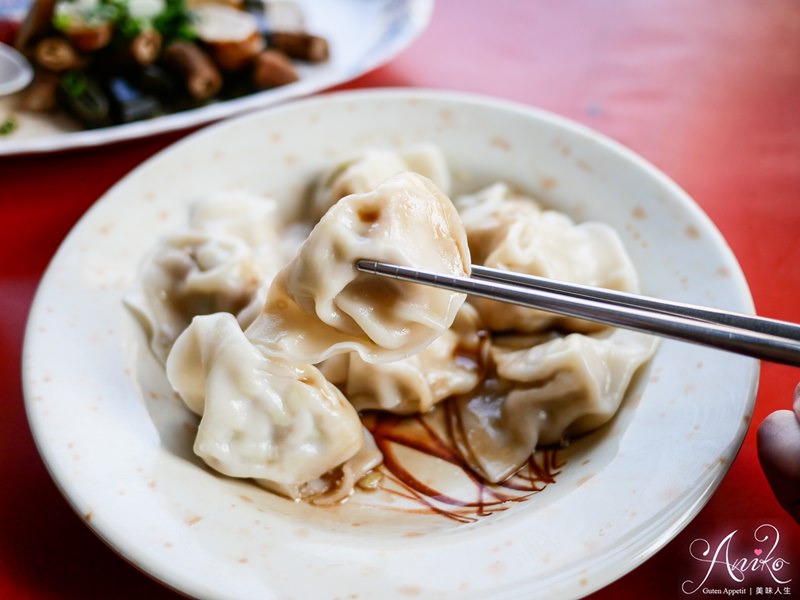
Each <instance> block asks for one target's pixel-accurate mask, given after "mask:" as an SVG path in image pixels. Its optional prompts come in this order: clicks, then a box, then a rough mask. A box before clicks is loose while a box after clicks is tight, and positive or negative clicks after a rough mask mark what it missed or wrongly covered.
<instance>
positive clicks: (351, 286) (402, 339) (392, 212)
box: [247, 172, 470, 363]
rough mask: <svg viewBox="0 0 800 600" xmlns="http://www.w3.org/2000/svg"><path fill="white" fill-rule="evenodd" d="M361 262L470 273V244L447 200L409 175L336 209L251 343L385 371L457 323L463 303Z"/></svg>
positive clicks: (283, 275) (287, 271) (282, 284)
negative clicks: (355, 359) (347, 358)
mask: <svg viewBox="0 0 800 600" xmlns="http://www.w3.org/2000/svg"><path fill="white" fill-rule="evenodd" d="M359 258H369V259H374V260H379V261H386V262H390V263H395V264H399V265H404V266H410V267H416V268H422V269H428V270H431V271H436V272H438V273H443V274H447V275H458V276H465V275H468V274H469V269H470V258H469V250H468V247H467V240H466V235H465V233H464V228H463V226H462V225H461V221H460V219H459V218H458V214H457V213H456V210H455V208H454V207H453V204H452V203H451V202H450V200H449V199H448V198H447V197H446V196H445V195H444V194H443V193H442V192H441V191H440V190H439V189H438V188H437V187H436V186H435V185H434V184H433V183H432V182H431V181H430V180H429V179H427V178H425V177H423V176H421V175H417V174H415V173H410V172H405V173H401V174H399V175H395V176H394V177H391V178H389V179H387V180H386V181H384V182H383V183H382V184H381V185H380V186H379V187H378V188H377V189H375V190H374V191H372V192H368V193H365V194H354V195H351V196H348V197H346V198H343V199H342V200H340V201H339V202H337V203H336V204H335V205H334V206H333V207H332V208H331V209H330V210H329V211H328V212H327V213H326V215H325V216H324V217H323V218H322V220H321V221H320V222H319V223H318V224H317V225H316V227H315V228H314V229H313V230H312V232H311V234H310V235H309V237H308V238H307V239H306V241H305V242H304V243H303V245H302V246H301V248H300V251H299V253H298V254H297V256H296V257H295V258H294V259H293V260H292V261H291V262H290V263H289V264H288V265H287V266H286V267H285V268H284V269H282V270H281V271H280V273H278V275H277V276H276V277H275V280H274V281H273V283H272V286H271V287H270V289H269V292H268V294H267V299H266V303H265V305H264V310H263V312H262V313H261V314H260V315H259V316H258V318H257V319H256V320H255V322H254V323H253V324H252V325H251V326H250V327H249V328H248V329H247V336H248V337H249V338H250V339H251V340H253V342H255V343H258V344H260V345H261V346H263V347H265V348H270V351H274V352H282V353H285V354H286V355H288V356H289V357H291V358H293V359H296V360H301V361H303V362H308V363H318V362H321V361H322V360H325V359H327V358H329V357H331V356H333V355H335V354H339V353H343V352H351V351H355V352H358V353H359V355H360V356H361V358H363V359H364V360H365V361H367V362H388V361H391V360H397V359H400V358H405V357H407V356H410V355H412V354H415V353H416V352H419V351H420V350H422V349H423V348H424V347H425V346H427V345H428V344H430V343H431V342H432V341H433V340H434V339H436V338H437V337H439V336H440V335H441V334H442V333H444V332H445V331H446V330H447V329H448V328H449V327H450V325H452V323H453V320H454V319H455V316H456V313H457V312H458V309H459V307H460V306H461V304H462V303H463V302H464V295H463V294H457V293H453V292H449V291H447V290H440V289H434V288H431V287H428V286H422V285H418V284H413V283H406V282H401V281H396V280H390V279H385V278H380V277H377V276H374V275H369V274H364V273H360V272H359V271H357V270H356V268H355V266H354V263H355V261H356V260H357V259H359Z"/></svg>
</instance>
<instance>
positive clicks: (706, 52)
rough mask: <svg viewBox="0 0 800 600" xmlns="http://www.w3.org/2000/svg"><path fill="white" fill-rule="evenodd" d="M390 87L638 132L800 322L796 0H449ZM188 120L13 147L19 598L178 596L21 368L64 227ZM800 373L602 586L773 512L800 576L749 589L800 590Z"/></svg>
mask: <svg viewBox="0 0 800 600" xmlns="http://www.w3.org/2000/svg"><path fill="white" fill-rule="evenodd" d="M376 86H420V87H433V88H447V89H453V90H465V91H472V92H479V93H483V94H490V95H494V96H498V97H502V98H507V99H511V100H516V101H520V102H524V103H527V104H530V105H532V106H537V107H541V108H545V109H548V110H551V111H554V112H557V113H560V114H562V115H565V116H567V117H570V118H572V119H575V120H577V121H580V122H582V123H585V124H586V125H588V126H590V127H593V128H595V129H598V130H600V131H601V132H603V133H605V134H607V135H609V136H611V137H613V138H615V139H617V140H618V141H620V142H622V143H623V144H626V145H627V146H629V147H630V148H632V149H633V150H635V151H636V152H638V153H640V154H641V155H643V156H644V157H645V158H647V159H649V160H650V161H652V162H653V163H655V164H656V165H657V166H658V167H660V168H661V169H663V170H664V171H665V172H666V173H667V174H668V175H670V176H671V177H672V178H673V179H674V180H675V181H677V182H678V183H679V184H680V185H681V186H683V187H684V188H685V189H686V190H687V191H688V192H689V194H690V195H691V196H692V197H694V199H695V200H696V201H697V202H698V203H699V204H700V206H702V208H703V209H704V210H705V211H706V212H707V213H708V214H709V215H710V217H711V219H712V220H713V221H714V222H715V223H716V224H717V226H718V227H719V229H720V230H721V231H722V233H723V235H724V236H725V238H726V239H727V240H728V242H729V243H730V245H731V247H732V248H733V251H734V252H735V253H736V255H737V256H738V258H739V261H740V262H741V265H742V267H743V269H744V272H745V275H746V276H747V279H748V281H749V284H750V286H751V289H752V292H753V296H754V297H755V302H756V306H757V307H758V310H759V312H760V313H761V314H763V315H767V316H772V317H776V318H781V319H786V320H793V321H798V322H800V302H799V301H798V299H800V256H798V244H797V242H796V240H797V239H798V232H800V3H798V2H797V1H796V0H764V1H762V2H754V1H753V0H728V1H726V2H722V1H712V0H651V1H648V2H642V1H639V0H616V1H608V2H599V1H596V0H561V1H559V2H545V1H526V0H516V1H515V0H497V1H493V2H486V1H483V2H481V1H480V0H469V1H467V0H439V2H438V3H437V5H436V9H435V13H434V17H433V21H432V23H431V26H430V28H429V29H428V30H427V31H426V32H425V33H424V34H423V35H422V37H421V38H420V39H419V40H418V41H417V42H416V43H415V44H414V45H413V46H412V47H411V48H409V49H408V50H406V51H405V52H404V53H402V54H401V55H400V56H399V57H398V58H396V59H395V60H394V61H393V62H391V63H390V64H389V65H388V66H385V67H383V68H381V69H379V70H377V71H375V72H373V73H371V74H369V75H366V76H363V77H361V78H360V79H358V80H357V81H355V82H352V83H350V84H348V85H347V86H343V87H347V88H366V87H376ZM182 135H184V134H173V135H167V136H162V137H159V138H156V139H150V140H144V141H136V142H130V143H125V144H120V145H116V146H112V147H109V148H102V149H96V150H88V151H82V152H75V153H65V154H59V155H53V156H30V157H18V158H2V159H0V265H2V268H1V269H0V382H1V383H0V394H2V403H1V404H0V411H2V412H1V413H0V415H1V416H0V431H1V432H2V433H0V444H1V446H0V448H1V449H0V469H1V470H2V471H1V473H2V475H0V479H2V484H1V487H2V491H0V515H2V535H0V598H36V599H44V598H59V599H83V598H137V599H138V598H145V597H146V598H169V597H174V596H175V594H174V593H173V592H171V591H168V590H166V589H165V588H163V587H161V586H160V585H159V584H158V583H155V582H153V581H151V580H150V579H148V578H147V577H146V576H145V575H143V574H141V573H139V572H138V571H136V570H135V569H134V568H132V567H130V566H129V565H128V564H127V563H125V562H124V561H123V560H122V559H120V558H118V557H117V556H116V555H115V554H114V552H113V551H112V550H110V549H108V548H107V547H106V546H104V545H103V543H102V542H101V541H99V540H98V539H97V538H95V536H94V535H93V534H92V533H91V532H90V531H89V529H88V528H86V527H85V526H84V524H83V523H82V522H81V520H80V519H79V518H78V517H77V516H76V515H74V514H73V513H72V511H71V510H70V508H69V507H68V505H67V503H66V502H65V501H64V500H63V498H62V497H61V496H60V495H59V492H58V491H57V489H56V487H55V485H54V484H53V483H52V481H51V480H50V478H49V476H48V474H47V471H46V469H45V467H44V466H43V464H42V462H41V460H40V459H39V457H38V455H37V452H36V449H35V447H34V443H33V440H32V438H31V434H30V432H29V430H28V426H27V423H26V419H25V414H24V407H23V399H22V389H21V384H20V375H19V373H20V362H21V345H22V337H23V328H24V325H25V319H26V316H27V313H28V309H29V307H30V304H31V300H32V298H33V294H34V292H35V289H36V285H37V283H38V281H39V278H40V277H41V275H42V272H43V270H44V269H45V267H46V265H47V263H48V261H49V259H50V257H51V256H52V255H53V253H54V252H55V250H56V248H57V247H58V245H59V243H60V242H61V240H62V239H63V238H64V236H65V235H66V233H67V232H68V231H69V229H70V228H71V227H72V226H73V224H74V223H75V222H76V220H77V219H78V218H79V217H80V216H81V214H82V213H83V212H84V211H85V210H86V209H87V208H89V206H90V205H91V204H92V203H93V202H94V201H95V200H96V199H97V198H99V197H100V196H101V195H102V194H103V192H104V191H105V190H106V189H107V188H108V187H109V186H111V185H112V184H113V183H114V182H115V181H117V180H118V179H119V178H120V177H122V176H123V175H125V174H126V173H127V172H128V171H130V170H131V169H132V168H133V167H135V166H136V165H138V164H139V163H140V162H142V161H143V160H144V159H146V158H147V157H149V156H151V155H152V154H154V153H155V152H157V151H158V150H160V149H162V148H164V147H165V146H167V145H168V144H170V143H171V142H173V141H174V140H176V139H178V138H179V137H182ZM64 351H65V352H69V349H68V348H65V349H64ZM798 381H800V371H798V370H796V369H791V368H789V367H782V366H776V365H771V364H765V365H764V366H763V370H762V378H761V385H760V391H759V395H758V403H757V407H756V410H755V414H754V417H753V424H754V426H753V427H751V431H750V432H749V433H748V435H747V438H746V440H745V443H744V446H743V447H742V449H741V451H740V453H739V455H738V457H737V459H736V460H735V462H734V463H733V464H732V465H731V468H730V471H729V473H728V475H727V477H726V478H725V480H724V481H723V483H722V485H721V486H720V487H719V489H718V491H717V492H716V493H715V495H714V496H713V497H712V499H711V501H710V502H709V503H708V504H707V506H706V507H705V508H704V509H703V510H702V512H700V514H699V515H698V516H697V518H696V519H694V520H693V521H692V522H691V523H690V524H689V525H688V526H687V527H686V528H685V529H684V531H683V532H682V533H680V534H679V535H678V536H677V537H676V538H675V539H674V540H672V542H670V543H669V544H668V545H667V546H665V547H664V549H662V550H661V551H660V552H659V553H657V554H656V555H655V556H654V557H652V558H650V559H649V560H647V561H646V562H644V563H643V564H642V565H641V566H640V567H638V568H637V569H636V570H634V571H633V572H632V573H630V574H629V575H627V576H626V577H624V578H622V579H620V580H619V581H617V582H616V583H614V584H612V585H610V586H608V587H607V588H606V589H604V590H602V591H600V592H599V593H597V594H596V596H595V597H597V598H658V597H663V598H679V597H683V594H682V592H681V590H680V584H681V582H682V581H683V580H685V579H687V577H688V576H689V575H691V574H695V573H697V565H696V564H695V561H694V560H693V559H691V558H690V557H689V553H688V545H689V543H690V542H691V541H692V540H694V539H696V538H702V539H707V540H708V541H709V542H710V543H711V544H712V545H713V546H716V544H717V543H718V542H720V541H721V540H722V539H723V538H724V537H725V536H726V535H727V534H728V533H731V532H733V531H737V532H738V533H737V535H740V536H747V537H750V536H752V531H753V529H754V527H755V526H757V525H758V524H761V523H772V524H773V525H775V527H777V529H778V530H779V531H780V533H781V540H780V546H779V549H778V551H779V553H780V554H782V556H783V558H785V559H786V560H789V561H790V562H793V565H791V566H790V567H788V568H786V569H784V571H783V574H784V575H785V574H786V573H790V572H791V573H790V576H791V577H792V579H793V581H792V582H790V583H787V584H783V585H778V584H777V583H773V582H771V581H770V579H769V578H768V577H767V576H766V575H765V574H764V573H761V574H760V575H761V579H756V578H755V576H752V575H751V576H749V579H748V580H747V581H746V582H745V584H744V585H745V587H747V585H748V584H749V585H750V588H749V590H747V594H748V595H762V594H764V595H770V594H771V595H776V588H777V590H778V591H780V592H781V593H782V594H783V595H786V594H785V592H786V591H787V590H788V591H789V592H790V595H791V594H794V595H797V596H800V528H799V527H798V526H797V525H796V524H795V523H794V522H793V521H791V520H790V519H789V518H788V517H787V516H785V515H784V513H783V512H782V511H781V509H780V507H779V506H778V504H777V503H776V501H775V500H774V498H773V496H772V493H771V492H770V490H769V488H768V487H767V484H766V481H765V479H764V477H763V475H762V473H761V470H760V468H759V464H758V460H757V457H756V450H755V424H757V423H759V422H761V420H762V419H763V418H764V417H765V416H766V415H767V414H768V413H769V412H771V411H773V410H775V409H777V408H786V407H788V406H789V405H790V402H791V395H792V390H793V389H794V386H795V384H796V383H797V382H798ZM751 539H752V538H751ZM792 569H793V571H792ZM765 577H766V578H765ZM784 579H785V577H784ZM731 583H733V582H732V580H729V584H731ZM728 587H734V586H731V585H728ZM696 595H703V593H702V592H698V593H697V594H696Z"/></svg>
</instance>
